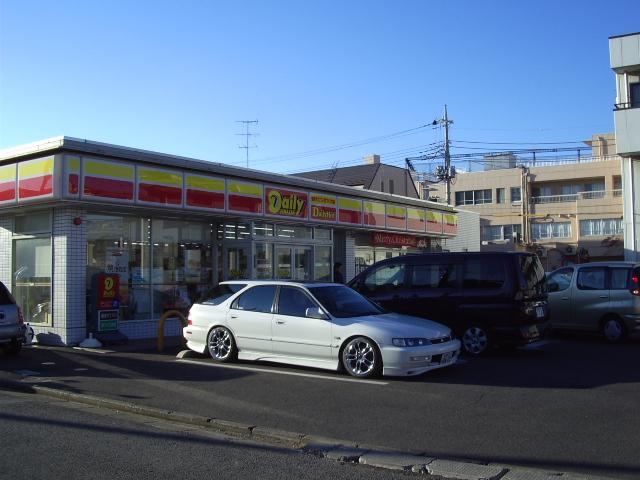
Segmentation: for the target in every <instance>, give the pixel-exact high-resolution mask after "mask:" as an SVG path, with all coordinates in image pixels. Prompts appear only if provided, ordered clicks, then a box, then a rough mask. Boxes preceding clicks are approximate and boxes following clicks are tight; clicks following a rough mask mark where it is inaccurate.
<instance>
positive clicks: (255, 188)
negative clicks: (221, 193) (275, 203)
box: [227, 182, 262, 197]
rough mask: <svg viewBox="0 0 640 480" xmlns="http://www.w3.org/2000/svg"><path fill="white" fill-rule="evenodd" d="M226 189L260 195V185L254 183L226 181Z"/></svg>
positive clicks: (255, 195) (243, 193)
mask: <svg viewBox="0 0 640 480" xmlns="http://www.w3.org/2000/svg"><path fill="white" fill-rule="evenodd" d="M227 191H228V192H229V193H239V194H241V195H251V196H254V197H261V196H262V185H256V184H255V183H241V182H229V183H227Z"/></svg>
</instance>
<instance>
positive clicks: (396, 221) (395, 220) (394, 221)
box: [387, 215, 407, 228]
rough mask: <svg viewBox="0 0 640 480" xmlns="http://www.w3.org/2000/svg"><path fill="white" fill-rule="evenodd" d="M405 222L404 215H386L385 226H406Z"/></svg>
mask: <svg viewBox="0 0 640 480" xmlns="http://www.w3.org/2000/svg"><path fill="white" fill-rule="evenodd" d="M406 226H407V222H406V219H405V218H404V217H402V218H400V217H394V216H392V215H387V228H406Z"/></svg>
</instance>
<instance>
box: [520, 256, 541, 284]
mask: <svg viewBox="0 0 640 480" xmlns="http://www.w3.org/2000/svg"><path fill="white" fill-rule="evenodd" d="M520 270H521V271H522V274H523V275H524V281H525V285H524V289H525V290H536V291H538V292H543V291H544V290H545V288H546V277H545V274H544V268H543V267H542V263H541V262H540V259H539V258H538V257H537V256H536V255H523V256H522V257H520Z"/></svg>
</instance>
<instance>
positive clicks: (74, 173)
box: [0, 137, 458, 345]
mask: <svg viewBox="0 0 640 480" xmlns="http://www.w3.org/2000/svg"><path fill="white" fill-rule="evenodd" d="M457 233H458V217H457V214H456V212H455V211H454V210H453V209H452V208H451V207H449V206H446V205H442V204H437V203H432V202H427V201H424V200H419V199H413V198H407V197H399V196H395V195H390V194H385V193H379V192H372V191H368V190H361V189H356V188H351V187H345V186H341V185H335V184H330V183H325V182H318V181H314V180H309V179H304V178H299V177H294V176H288V175H281V174H274V173H269V172H262V171H257V170H250V169H245V168H240V167H233V166H229V165H225V164H221V163H212V162H206V161H201V160H194V159H189V158H184V157H179V156H174V155H166V154H161V153H155V152H150V151H144V150H139V149H133V148H126V147H121V146H117V145H109V144H104V143H98V142H93V141H88V140H81V139H75V138H70V137H56V138H52V139H48V140H43V141H40V142H36V143H32V144H29V145H24V146H20V147H15V148H11V149H7V150H3V151H0V281H2V282H3V283H4V284H5V285H6V286H7V287H8V288H9V289H10V290H11V291H12V293H13V295H14V297H15V298H16V300H17V301H18V303H19V304H20V306H21V307H22V310H23V312H24V315H25V320H26V321H28V322H29V323H30V324H31V325H32V327H33V328H34V330H35V333H36V336H37V340H38V341H39V342H41V343H49V344H61V345H75V344H77V343H79V342H81V341H82V340H83V339H84V338H86V337H87V335H88V333H89V332H90V331H91V332H94V333H99V331H98V330H100V329H101V325H102V326H105V331H108V330H109V329H113V328H116V329H117V331H118V332H119V333H121V334H122V335H124V336H126V337H127V338H131V339H139V338H154V337H156V335H157V329H158V320H159V318H160V317H161V316H162V314H163V313H164V312H166V311H167V310H171V309H178V310H183V311H186V310H188V308H189V306H190V305H191V304H192V303H193V302H194V301H195V300H196V299H197V298H199V296H200V295H201V294H202V293H204V292H205V291H206V290H208V289H209V288H211V287H212V286H213V285H215V284H216V283H217V282H219V281H221V280H226V279H243V278H251V279H269V278H278V279H292V280H320V281H331V280H332V278H333V264H334V263H335V262H341V263H343V265H344V274H345V275H344V276H345V280H349V279H351V278H352V277H353V276H354V274H355V271H356V257H355V252H356V249H358V251H362V250H363V249H364V250H366V249H371V250H372V251H374V250H375V251H376V254H377V255H378V256H379V255H380V252H382V254H383V255H384V256H387V257H390V256H395V255H400V254H406V253H419V252H424V251H431V250H434V249H436V247H437V246H438V245H440V244H441V241H442V239H445V238H452V237H454V236H455V235H457ZM105 276H107V277H111V278H113V277H114V276H115V277H116V287H115V288H116V292H115V296H114V297H113V302H112V303H111V304H110V306H109V308H110V310H111V313H112V314H113V315H115V317H116V318H115V319H114V320H115V322H104V323H103V324H100V323H99V322H96V321H95V318H94V316H95V314H96V313H97V310H98V309H100V308H103V307H104V306H102V307H100V306H99V305H96V302H100V301H103V300H104V299H103V298H102V299H101V300H100V299H98V300H96V297H98V296H97V295H96V289H97V288H98V287H97V285H100V288H103V287H104V283H100V284H98V283H96V282H98V281H104V278H103V277H105ZM105 318H106V317H105ZM92 319H93V320H92ZM114 325H115V327H114ZM166 334H167V335H179V334H180V325H179V323H178V322H169V323H168V324H167V327H166Z"/></svg>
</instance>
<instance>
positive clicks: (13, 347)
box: [4, 340, 22, 355]
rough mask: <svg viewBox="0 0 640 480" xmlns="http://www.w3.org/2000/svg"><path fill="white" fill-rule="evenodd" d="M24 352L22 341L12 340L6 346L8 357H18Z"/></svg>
mask: <svg viewBox="0 0 640 480" xmlns="http://www.w3.org/2000/svg"><path fill="white" fill-rule="evenodd" d="M20 350H22V342H21V341H20V340H11V342H9V343H7V344H6V345H5V346H4V351H5V352H6V354H7V355H17V354H19V353H20Z"/></svg>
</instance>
